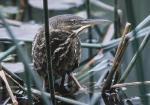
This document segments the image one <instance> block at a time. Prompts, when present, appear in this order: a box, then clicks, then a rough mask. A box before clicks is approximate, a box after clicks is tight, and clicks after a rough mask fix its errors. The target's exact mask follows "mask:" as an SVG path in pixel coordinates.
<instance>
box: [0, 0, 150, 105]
mask: <svg viewBox="0 0 150 105" xmlns="http://www.w3.org/2000/svg"><path fill="white" fill-rule="evenodd" d="M149 4H150V0H48V11H49V18H50V17H53V16H55V15H60V14H75V15H77V16H80V17H83V18H98V19H107V20H111V21H112V22H113V23H112V24H107V23H106V24H102V25H98V26H94V27H92V28H90V29H88V30H86V31H85V32H83V33H82V34H81V35H80V39H81V42H82V55H81V64H80V66H79V68H77V70H76V71H75V73H76V77H77V78H78V80H79V82H80V83H81V84H84V85H85V86H88V87H90V86H91V84H96V83H97V82H98V80H99V78H100V77H101V76H103V75H104V72H105V70H106V69H108V70H111V68H112V66H113V63H112V61H113V60H114V57H115V54H116V48H117V47H116V46H115V45H114V46H115V47H113V44H108V43H109V42H110V41H113V40H115V39H118V38H120V37H121V36H122V33H123V30H124V27H125V24H126V22H129V23H131V27H132V28H131V30H133V29H135V27H136V26H137V25H138V24H139V23H140V22H142V21H143V20H144V19H145V18H146V17H147V16H148V15H150V6H149ZM0 12H1V14H2V15H3V17H4V18H5V21H6V22H7V23H8V25H9V27H10V29H11V31H12V33H13V35H14V36H15V37H16V39H17V40H19V41H21V43H20V42H19V44H20V46H21V47H22V48H23V49H24V51H25V52H24V54H25V55H23V56H28V57H29V59H28V63H29V64H30V65H31V67H32V56H31V50H32V41H33V39H34V37H35V35H36V33H37V32H38V29H39V28H40V27H41V26H42V25H43V24H44V10H43V0H0ZM3 24H4V23H3V21H1V19H0V61H1V62H0V63H1V65H2V66H3V67H4V68H6V69H7V70H8V71H10V72H12V73H14V74H16V75H17V76H19V78H22V79H23V80H24V81H26V76H25V68H24V66H23V63H22V58H21V57H20V56H19V54H18V51H17V49H16V47H15V45H14V44H13V43H12V39H11V38H10V36H9V35H8V32H7V30H6V27H5V26H4V25H3ZM148 25H149V24H148ZM148 25H147V26H148ZM135 35H136V33H135ZM142 40H143V37H140V38H136V40H135V41H132V42H130V43H129V45H128V47H127V49H126V50H125V53H124V56H123V58H122V61H121V67H120V71H121V74H122V73H123V72H124V70H125V69H126V68H127V66H128V65H129V63H130V61H131V59H132V57H133V56H134V54H135V52H136V51H137V49H138V48H139V46H140V44H141V42H142ZM89 43H92V45H91V46H93V47H89V46H90V45H88V44H89ZM101 44H106V45H107V44H108V46H104V47H103V48H102V47H95V46H100V45H101ZM111 45H112V46H111ZM149 45H150V42H148V43H147V44H146V45H145V48H144V49H143V50H142V53H141V54H140V55H139V56H138V60H137V61H136V63H135V64H134V66H133V68H132V71H131V72H130V73H129V75H128V77H127V78H126V79H125V82H136V81H148V80H150V76H149V74H150V70H149V68H150V56H149V51H150V50H149V49H150V46H149ZM101 50H104V51H101ZM100 53H103V54H100ZM21 56H22V55H21ZM101 56H103V57H101ZM94 67H95V68H94ZM85 71H86V72H87V71H88V72H89V74H86V72H85ZM91 74H92V75H91ZM105 74H106V73H105ZM8 81H9V79H8ZM31 81H33V80H31ZM3 84H4V83H3V82H1V87H2V86H3ZM9 84H10V86H11V87H12V88H14V90H16V88H15V86H14V83H12V82H9ZM31 84H32V83H31ZM32 85H34V84H32ZM94 86H95V85H94ZM141 89H142V90H143V87H140V86H135V87H128V88H127V89H125V90H124V92H125V94H126V95H127V97H130V98H131V97H132V98H134V97H139V96H142V95H143V92H146V94H149V91H150V87H149V85H146V87H145V86H144V90H143V91H141ZM4 90H5V89H3V88H0V103H3V102H4V100H5V99H6V98H7V97H8V94H7V95H6V93H7V91H4ZM141 94H142V95H141ZM75 97H76V96H75ZM89 97H90V96H89ZM86 98H87V97H86ZM148 98H149V97H148ZM75 99H76V100H78V101H82V102H85V103H88V104H89V101H87V99H85V96H84V95H83V96H80V98H79V97H78V98H77V97H76V98H75ZM137 99H138V98H137ZM133 100H134V99H133ZM135 100H136V98H135ZM144 101H145V100H144ZM137 103H138V104H135V105H141V104H142V103H141V101H138V102H137ZM139 103H141V104H139ZM98 105H99V104H98ZM102 105H103V104H102ZM117 105H119V104H117ZM131 105H132V104H131ZM143 105H144V104H143ZM145 105H146V104H145ZM147 105H150V104H147Z"/></svg>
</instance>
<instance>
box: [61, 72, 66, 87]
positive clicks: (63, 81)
mask: <svg viewBox="0 0 150 105" xmlns="http://www.w3.org/2000/svg"><path fill="white" fill-rule="evenodd" d="M65 77H66V73H65V74H63V76H62V80H61V84H60V86H61V87H64V83H65Z"/></svg>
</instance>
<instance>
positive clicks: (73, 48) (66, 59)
mask: <svg viewBox="0 0 150 105" xmlns="http://www.w3.org/2000/svg"><path fill="white" fill-rule="evenodd" d="M103 22H104V23H105V22H110V21H108V20H102V19H83V18H81V17H79V16H75V15H71V14H65V15H58V16H54V17H51V18H50V19H49V32H50V33H49V35H50V36H51V37H50V38H51V42H50V45H51V58H52V70H53V72H54V74H56V75H57V76H61V77H62V80H61V85H64V81H65V76H66V74H68V76H69V77H71V78H72V80H74V82H75V83H76V84H77V86H78V87H79V88H81V86H80V84H79V83H78V81H77V80H76V78H75V77H74V76H73V75H72V71H73V70H74V69H75V68H77V67H78V66H79V61H80V55H81V54H80V53H81V45H80V40H79V33H80V32H81V31H82V30H84V29H85V28H87V27H90V26H93V25H95V24H101V23H103ZM32 56H33V64H34V68H35V69H36V70H37V71H38V72H39V74H40V76H42V77H43V78H45V77H46V75H47V72H46V69H47V68H46V67H47V66H46V65H47V61H46V43H45V36H44V28H41V29H40V30H39V32H38V33H37V34H36V36H35V39H34V41H33V46H32Z"/></svg>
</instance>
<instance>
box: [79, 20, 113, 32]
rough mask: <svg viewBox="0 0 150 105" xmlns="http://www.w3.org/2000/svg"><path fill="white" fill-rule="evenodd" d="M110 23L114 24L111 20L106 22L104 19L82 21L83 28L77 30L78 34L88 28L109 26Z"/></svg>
mask: <svg viewBox="0 0 150 105" xmlns="http://www.w3.org/2000/svg"><path fill="white" fill-rule="evenodd" d="M109 23H112V22H111V21H110V20H104V19H85V20H81V21H80V24H81V27H80V28H79V29H77V30H76V33H77V34H78V33H80V32H81V31H83V30H84V29H86V28H88V27H92V26H94V25H98V24H109Z"/></svg>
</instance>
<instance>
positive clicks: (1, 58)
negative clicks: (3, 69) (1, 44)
mask: <svg viewBox="0 0 150 105" xmlns="http://www.w3.org/2000/svg"><path fill="white" fill-rule="evenodd" d="M18 44H19V45H24V42H19V43H18ZM15 50H16V46H11V47H10V48H9V49H8V50H6V51H5V52H4V54H3V55H2V56H0V62H1V61H2V60H3V59H5V58H6V57H7V56H8V55H10V54H11V53H12V52H13V51H15Z"/></svg>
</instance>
